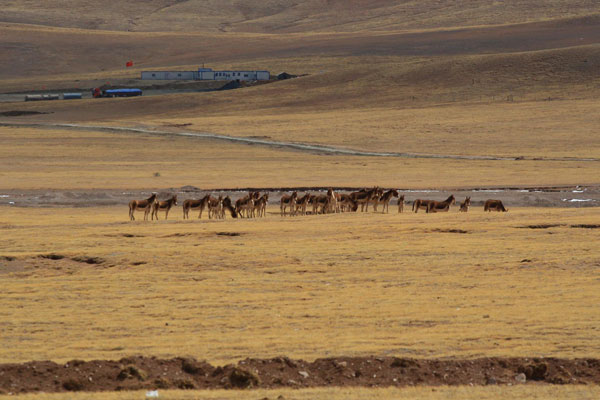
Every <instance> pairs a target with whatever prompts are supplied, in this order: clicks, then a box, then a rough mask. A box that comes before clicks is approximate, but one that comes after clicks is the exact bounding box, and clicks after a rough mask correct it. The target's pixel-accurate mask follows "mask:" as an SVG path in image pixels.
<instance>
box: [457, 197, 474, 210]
mask: <svg viewBox="0 0 600 400" xmlns="http://www.w3.org/2000/svg"><path fill="white" fill-rule="evenodd" d="M469 206H471V197H470V196H467V198H465V201H463V202H462V203H460V210H458V211H461V212H467V211H469Z"/></svg>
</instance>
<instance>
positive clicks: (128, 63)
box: [125, 61, 133, 67]
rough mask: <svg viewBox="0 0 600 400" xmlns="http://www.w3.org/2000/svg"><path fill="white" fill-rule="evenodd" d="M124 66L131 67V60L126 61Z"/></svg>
mask: <svg viewBox="0 0 600 400" xmlns="http://www.w3.org/2000/svg"><path fill="white" fill-rule="evenodd" d="M125 66H126V67H133V61H127V63H126V64H125Z"/></svg>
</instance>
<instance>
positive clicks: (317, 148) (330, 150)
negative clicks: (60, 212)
mask: <svg viewBox="0 0 600 400" xmlns="http://www.w3.org/2000/svg"><path fill="white" fill-rule="evenodd" d="M0 126H2V127H13V128H23V127H29V128H62V129H74V130H87V131H97V132H118V133H136V134H147V135H160V136H184V137H194V138H200V139H208V140H221V141H225V142H230V143H239V144H246V145H259V146H265V147H270V148H277V149H284V150H285V149H289V150H295V151H303V152H307V153H313V154H329V155H347V156H365V157H398V158H426V159H451V160H488V161H521V160H535V161H578V162H598V161H600V158H579V157H523V156H511V157H499V156H486V155H457V154H427V153H409V152H378V151H368V150H360V149H351V148H345V147H338V146H330V145H320V144H311V143H296V142H284V141H277V140H266V139H257V138H250V137H240V136H230V135H222V134H218V133H210V132H190V131H177V132H173V131H161V130H157V129H148V128H132V127H120V126H102V125H80V124H46V123H9V122H0Z"/></svg>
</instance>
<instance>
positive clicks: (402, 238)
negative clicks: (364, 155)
mask: <svg viewBox="0 0 600 400" xmlns="http://www.w3.org/2000/svg"><path fill="white" fill-rule="evenodd" d="M1 211H2V212H1V219H0V221H1V222H0V223H1V228H2V231H3V240H2V243H0V255H1V256H3V257H8V258H11V257H15V259H14V260H12V261H7V259H6V258H3V260H2V264H3V266H4V267H3V268H2V286H3V289H2V297H1V304H0V306H1V307H0V310H1V311H0V317H1V318H2V320H3V321H4V323H3V324H2V325H1V326H0V336H1V337H2V342H3V346H2V347H1V349H0V362H2V363H5V362H24V361H29V360H45V359H50V360H54V361H57V362H60V361H67V360H70V359H74V358H77V359H119V358H120V357H123V356H127V355H132V354H151V355H154V356H158V357H174V356H181V355H189V356H193V357H196V358H199V359H207V360H209V361H210V362H213V363H217V364H222V363H228V362H234V361H236V360H239V359H243V358H245V357H257V358H268V357H274V356H279V355H287V356H289V357H291V358H302V359H307V360H312V359H315V358H319V357H327V356H338V355H346V356H362V355H395V356H405V357H418V358H433V357H459V358H469V357H481V356H522V355H527V356H531V357H535V356H539V357H542V356H544V357H550V356H556V357H566V358H576V357H599V356H600V342H599V341H598V338H597V336H598V334H597V329H598V325H599V322H600V312H599V310H598V307H597V306H596V305H597V304H598V302H599V301H600V290H598V289H599V287H600V270H599V268H598V267H599V266H600V258H599V256H598V254H600V230H598V229H587V228H581V227H574V226H573V225H581V224H588V225H589V224H600V210H599V209H597V208H586V209H561V208H552V209H538V208H513V209H511V210H510V212H508V213H493V214H490V213H484V212H483V211H482V210H481V209H476V210H472V212H469V213H467V214H464V213H458V212H456V211H454V212H451V213H443V214H434V215H432V214H422V213H419V214H413V213H404V214H397V213H391V214H386V215H382V214H374V213H356V214H355V213H347V214H330V215H316V216H305V217H295V218H281V217H279V216H278V209H275V208H272V209H271V210H270V213H269V215H268V217H267V218H264V219H260V220H246V219H242V220H239V219H238V220H233V219H231V218H229V219H227V220H225V221H219V222H217V221H207V220H201V221H198V220H197V219H195V220H194V219H193V220H190V221H182V220H181V214H180V209H178V210H175V211H173V212H172V217H171V219H170V220H168V221H164V220H162V221H160V222H158V223H150V222H143V221H136V222H134V223H132V222H129V221H128V220H127V219H128V217H127V207H126V206H122V207H103V208H97V207H92V208H54V209H30V208H7V207H3V209H2V210H1ZM544 224H549V226H547V227H543V226H542V227H540V226H539V225H544ZM530 225H533V226H534V227H537V228H538V229H532V228H530V227H529V226H530ZM49 254H53V255H54V256H53V257H52V258H59V259H52V258H44V257H40V256H47V255H49ZM60 257H63V258H62V259H60ZM86 257H99V258H100V259H101V260H99V261H100V263H99V264H87V263H85V262H81V260H82V259H85V258H86ZM74 259H79V260H80V261H76V260H74Z"/></svg>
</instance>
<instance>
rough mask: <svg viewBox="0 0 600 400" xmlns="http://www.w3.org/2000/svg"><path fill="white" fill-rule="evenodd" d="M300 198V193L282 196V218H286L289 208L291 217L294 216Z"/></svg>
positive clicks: (280, 202) (280, 206)
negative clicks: (297, 200)
mask: <svg viewBox="0 0 600 400" xmlns="http://www.w3.org/2000/svg"><path fill="white" fill-rule="evenodd" d="M297 198H298V192H294V193H292V194H291V195H288V194H284V195H283V196H281V200H280V201H279V209H280V211H281V216H282V217H283V216H285V215H286V214H285V210H286V209H287V208H288V207H289V209H290V216H291V215H294V213H295V208H296V199H297Z"/></svg>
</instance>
